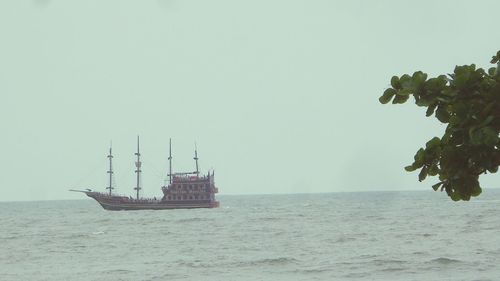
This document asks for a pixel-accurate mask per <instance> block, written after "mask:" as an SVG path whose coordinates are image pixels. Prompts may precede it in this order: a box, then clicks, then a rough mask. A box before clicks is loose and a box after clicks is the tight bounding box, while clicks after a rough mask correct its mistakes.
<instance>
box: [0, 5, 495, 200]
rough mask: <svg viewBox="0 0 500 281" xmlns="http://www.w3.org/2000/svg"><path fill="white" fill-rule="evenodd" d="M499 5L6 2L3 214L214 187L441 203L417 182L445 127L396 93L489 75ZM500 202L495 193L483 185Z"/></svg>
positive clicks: (2, 16)
mask: <svg viewBox="0 0 500 281" xmlns="http://www.w3.org/2000/svg"><path fill="white" fill-rule="evenodd" d="M499 10H500V2H499V1H456V0H454V1H435V0H432V1H431V0H429V1H401V0H399V1H353V0H349V1H313V0H304V1H291V0H286V1H272V0H265V1H260V0H253V1H234V0H227V1H218V0H214V1H202V0H199V1H187V0H183V1H176V0H155V1H123V0H121V1H117V0H116V1H89V0H86V1H70V0H64V1H63V0H59V1H58V0H36V1H34V0H31V1H19V0H11V1H1V2H0V97H1V100H0V129H1V132H2V134H1V137H0V148H1V155H2V161H0V170H1V171H2V172H1V176H0V191H1V195H0V201H10V200H50V199H78V198H81V199H83V198H84V197H83V195H82V194H78V193H71V192H68V191H67V190H68V189H70V188H92V189H96V190H102V191H104V187H105V186H106V185H107V182H106V176H107V175H106V170H107V158H106V155H107V152H108V148H109V145H110V141H112V142H113V151H114V153H115V177H116V182H117V186H116V187H117V189H116V191H117V192H119V193H122V194H127V195H129V194H130V195H131V194H133V190H132V188H133V186H134V185H135V182H134V176H135V175H134V173H133V171H134V164H133V161H134V155H133V153H134V152H135V151H134V150H135V141H136V136H137V135H138V134H139V135H140V136H141V150H142V151H141V152H142V154H143V161H144V163H143V172H144V173H143V184H144V195H146V196H157V197H158V196H161V191H160V186H161V185H162V184H163V180H164V178H165V177H166V176H165V175H166V172H167V169H168V166H167V163H168V162H167V157H168V139H169V138H170V137H171V138H172V139H173V149H174V150H173V153H174V171H186V170H188V171H191V170H193V169H194V161H193V160H192V157H193V147H194V142H195V141H196V142H197V144H198V150H199V156H200V168H201V170H202V171H204V172H205V171H207V170H208V169H210V168H213V169H215V175H216V178H215V180H216V185H217V186H218V187H219V190H220V194H261V193H307V192H337V191H371V190H415V189H419V190H429V192H431V191H430V190H431V187H430V186H431V185H432V184H433V183H435V182H436V181H437V179H432V178H431V179H430V180H426V181H425V182H423V183H419V182H418V180H417V173H407V172H405V171H404V169H403V167H404V166H406V165H408V164H411V162H412V160H413V155H414V153H415V152H416V151H417V150H418V148H419V147H421V146H423V145H425V142H426V141H427V140H428V139H430V138H432V137H433V136H436V135H437V136H441V135H442V130H443V129H444V127H443V126H442V125H440V124H439V122H438V121H437V120H436V119H435V118H426V117H425V109H424V108H418V107H416V106H415V105H414V104H413V101H411V102H409V103H407V104H405V105H398V106H394V105H381V104H379V102H378V97H379V96H380V95H381V94H382V92H383V91H384V89H385V88H387V87H388V86H389V81H390V78H391V76H392V75H395V74H397V75H401V74H404V73H413V72H414V71H416V70H422V71H424V72H427V73H429V75H437V74H443V73H450V72H452V71H453V68H454V67H455V65H457V64H458V65H461V64H470V63H476V64H477V65H478V66H481V67H489V64H488V62H489V60H490V58H491V56H492V55H493V54H494V53H496V52H497V51H498V50H499V49H500V36H499V34H497V27H498V11H499ZM481 183H482V186H483V187H491V188H494V187H499V186H500V177H499V176H498V175H493V176H488V177H487V178H484V177H482V180H481Z"/></svg>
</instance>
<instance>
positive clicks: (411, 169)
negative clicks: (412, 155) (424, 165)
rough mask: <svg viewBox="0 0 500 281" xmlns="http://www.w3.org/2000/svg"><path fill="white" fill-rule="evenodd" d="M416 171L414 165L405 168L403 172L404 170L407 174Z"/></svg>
mask: <svg viewBox="0 0 500 281" xmlns="http://www.w3.org/2000/svg"><path fill="white" fill-rule="evenodd" d="M416 169H418V168H417V167H415V166H414V165H409V166H406V167H405V170H406V171H407V172H413V171H415V170H416Z"/></svg>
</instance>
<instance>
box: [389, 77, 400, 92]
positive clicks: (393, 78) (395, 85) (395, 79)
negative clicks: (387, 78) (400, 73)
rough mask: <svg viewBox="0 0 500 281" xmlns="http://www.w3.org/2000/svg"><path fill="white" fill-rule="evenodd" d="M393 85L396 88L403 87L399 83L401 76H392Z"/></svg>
mask: <svg viewBox="0 0 500 281" xmlns="http://www.w3.org/2000/svg"><path fill="white" fill-rule="evenodd" d="M391 86H392V87H393V88H394V89H400V88H401V84H400V83H399V77H397V76H392V78H391Z"/></svg>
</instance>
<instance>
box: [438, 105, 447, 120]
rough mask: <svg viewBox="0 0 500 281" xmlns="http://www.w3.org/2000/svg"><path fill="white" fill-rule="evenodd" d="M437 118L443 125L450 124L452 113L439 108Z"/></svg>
mask: <svg viewBox="0 0 500 281" xmlns="http://www.w3.org/2000/svg"><path fill="white" fill-rule="evenodd" d="M436 118H437V119H438V120H439V121H441V122H443V123H448V122H449V121H450V113H448V111H447V110H446V109H445V108H444V107H443V106H439V107H438V109H437V110H436Z"/></svg>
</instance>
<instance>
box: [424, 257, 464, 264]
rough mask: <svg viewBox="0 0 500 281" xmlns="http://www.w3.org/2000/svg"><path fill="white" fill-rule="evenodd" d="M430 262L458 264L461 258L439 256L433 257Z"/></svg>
mask: <svg viewBox="0 0 500 281" xmlns="http://www.w3.org/2000/svg"><path fill="white" fill-rule="evenodd" d="M430 262H432V263H438V264H444V265H446V264H456V263H461V262H462V261H461V260H456V259H450V258H437V259H433V260H431V261H430Z"/></svg>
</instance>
